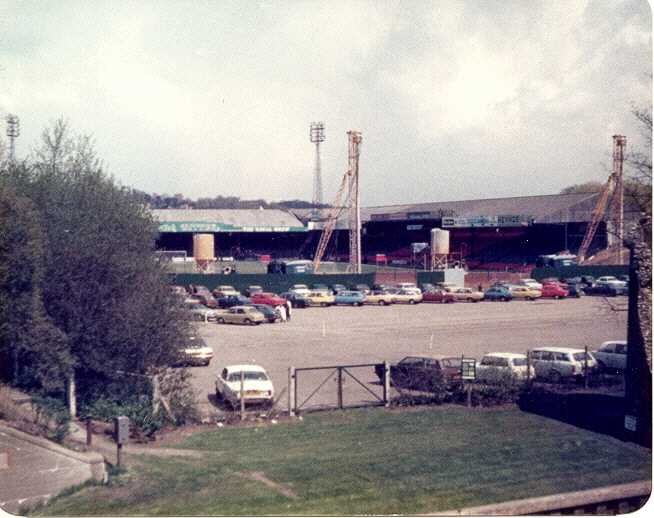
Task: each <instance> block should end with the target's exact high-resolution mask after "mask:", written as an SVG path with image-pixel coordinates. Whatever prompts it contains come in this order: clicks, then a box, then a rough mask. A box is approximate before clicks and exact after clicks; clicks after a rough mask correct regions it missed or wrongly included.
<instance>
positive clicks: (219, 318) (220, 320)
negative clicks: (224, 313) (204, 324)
mask: <svg viewBox="0 0 654 518" xmlns="http://www.w3.org/2000/svg"><path fill="white" fill-rule="evenodd" d="M216 322H218V323H219V324H224V323H225V319H224V318H223V317H218V320H216Z"/></svg>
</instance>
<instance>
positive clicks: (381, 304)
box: [377, 300, 386, 306]
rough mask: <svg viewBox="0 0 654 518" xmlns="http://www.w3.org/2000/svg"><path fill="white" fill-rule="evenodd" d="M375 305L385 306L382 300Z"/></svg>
mask: <svg viewBox="0 0 654 518" xmlns="http://www.w3.org/2000/svg"><path fill="white" fill-rule="evenodd" d="M377 304H379V305H380V306H385V305H386V303H385V302H384V301H383V300H380V301H379V302H377Z"/></svg>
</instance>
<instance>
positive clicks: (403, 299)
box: [391, 288, 423, 304]
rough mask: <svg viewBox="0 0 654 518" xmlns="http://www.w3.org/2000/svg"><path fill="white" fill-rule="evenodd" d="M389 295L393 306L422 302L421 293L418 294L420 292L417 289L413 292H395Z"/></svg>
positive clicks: (409, 290) (411, 290)
mask: <svg viewBox="0 0 654 518" xmlns="http://www.w3.org/2000/svg"><path fill="white" fill-rule="evenodd" d="M391 293H392V295H393V303H394V304H401V303H406V304H418V303H419V302H422V300H423V295H422V293H420V290H419V289H417V288H416V289H415V290H413V289H408V290H395V291H393V292H391Z"/></svg>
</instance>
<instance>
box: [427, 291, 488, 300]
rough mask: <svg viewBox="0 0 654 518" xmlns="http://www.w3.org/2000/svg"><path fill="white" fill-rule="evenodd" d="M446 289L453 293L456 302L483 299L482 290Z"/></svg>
mask: <svg viewBox="0 0 654 518" xmlns="http://www.w3.org/2000/svg"><path fill="white" fill-rule="evenodd" d="M447 291H448V293H450V294H452V295H454V298H455V299H456V301H457V302H479V301H480V300H484V292H483V291H477V290H473V289H472V288H462V287H458V288H448V290H447ZM423 297H424V296H423Z"/></svg>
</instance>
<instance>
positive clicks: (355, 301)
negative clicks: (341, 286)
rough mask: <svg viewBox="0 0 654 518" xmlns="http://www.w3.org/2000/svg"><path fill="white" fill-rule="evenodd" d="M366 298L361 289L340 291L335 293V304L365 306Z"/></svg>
mask: <svg viewBox="0 0 654 518" xmlns="http://www.w3.org/2000/svg"><path fill="white" fill-rule="evenodd" d="M365 300H366V296H365V295H364V294H363V293H362V292H360V291H353V290H346V291H339V292H338V293H337V294H336V295H334V305H336V306H363V303H364V302H365Z"/></svg>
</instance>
